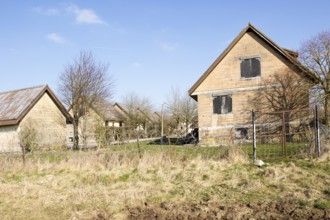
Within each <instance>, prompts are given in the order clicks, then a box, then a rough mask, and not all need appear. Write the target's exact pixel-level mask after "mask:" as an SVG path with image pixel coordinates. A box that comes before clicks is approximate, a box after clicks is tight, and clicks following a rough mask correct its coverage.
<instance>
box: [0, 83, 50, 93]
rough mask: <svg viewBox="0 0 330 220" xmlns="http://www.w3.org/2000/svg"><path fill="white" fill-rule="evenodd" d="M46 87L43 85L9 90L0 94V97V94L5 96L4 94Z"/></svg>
mask: <svg viewBox="0 0 330 220" xmlns="http://www.w3.org/2000/svg"><path fill="white" fill-rule="evenodd" d="M47 86H48V85H47V84H44V85H38V86H31V87H27V88H22V89H14V90H9V91H4V92H0V95H1V94H6V93H12V92H19V91H24V90H29V89H36V88H45V87H47Z"/></svg>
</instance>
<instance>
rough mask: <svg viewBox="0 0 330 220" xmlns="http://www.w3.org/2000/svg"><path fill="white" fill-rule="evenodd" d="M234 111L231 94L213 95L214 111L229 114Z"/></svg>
mask: <svg viewBox="0 0 330 220" xmlns="http://www.w3.org/2000/svg"><path fill="white" fill-rule="evenodd" d="M231 112H232V98H231V96H230V95H221V96H215V97H213V113H214V114H227V113H231Z"/></svg>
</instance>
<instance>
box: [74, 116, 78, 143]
mask: <svg viewBox="0 0 330 220" xmlns="http://www.w3.org/2000/svg"><path fill="white" fill-rule="evenodd" d="M78 124H79V118H76V117H74V118H73V149H78V146H79V133H78Z"/></svg>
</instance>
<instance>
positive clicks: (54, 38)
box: [47, 33, 66, 44]
mask: <svg viewBox="0 0 330 220" xmlns="http://www.w3.org/2000/svg"><path fill="white" fill-rule="evenodd" d="M47 38H48V39H49V40H52V41H54V42H56V43H59V44H64V43H66V40H65V39H64V38H63V37H62V36H61V35H59V34H57V33H50V34H48V35H47Z"/></svg>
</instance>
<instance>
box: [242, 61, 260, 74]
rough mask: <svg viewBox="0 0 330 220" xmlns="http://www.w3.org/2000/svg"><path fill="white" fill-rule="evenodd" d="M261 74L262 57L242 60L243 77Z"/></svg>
mask: <svg viewBox="0 0 330 220" xmlns="http://www.w3.org/2000/svg"><path fill="white" fill-rule="evenodd" d="M256 76H260V58H249V59H243V60H241V77H242V78H252V77H256Z"/></svg>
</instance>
